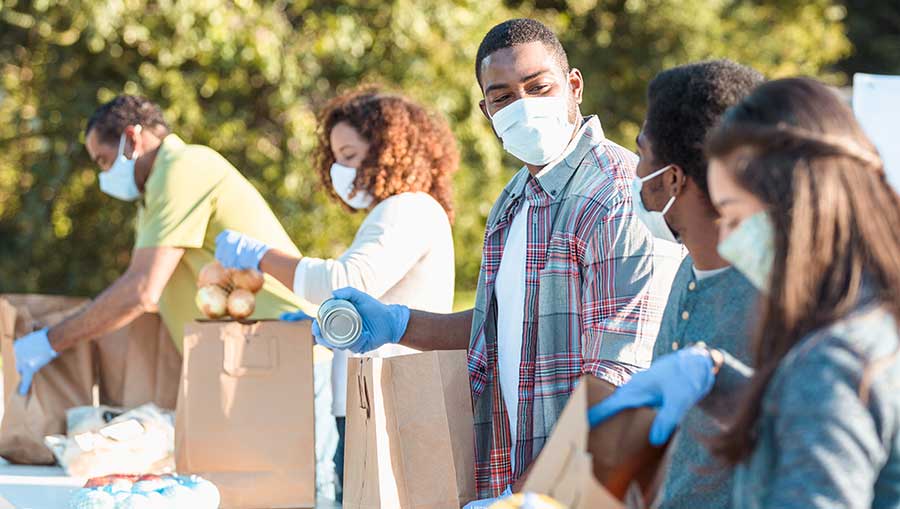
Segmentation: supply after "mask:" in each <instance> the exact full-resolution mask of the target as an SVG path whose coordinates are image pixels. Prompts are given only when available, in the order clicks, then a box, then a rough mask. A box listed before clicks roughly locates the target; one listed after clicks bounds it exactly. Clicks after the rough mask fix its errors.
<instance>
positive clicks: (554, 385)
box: [316, 19, 680, 498]
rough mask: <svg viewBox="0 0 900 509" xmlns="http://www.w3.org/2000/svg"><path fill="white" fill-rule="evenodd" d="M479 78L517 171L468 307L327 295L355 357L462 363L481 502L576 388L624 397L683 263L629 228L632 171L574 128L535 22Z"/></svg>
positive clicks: (490, 51) (577, 81)
mask: <svg viewBox="0 0 900 509" xmlns="http://www.w3.org/2000/svg"><path fill="white" fill-rule="evenodd" d="M476 76H477V79H478V82H479V84H480V85H481V87H482V91H483V92H484V100H483V101H481V104H480V106H481V109H482V111H483V112H484V114H485V116H486V117H487V118H488V119H490V120H491V122H492V125H493V127H494V131H495V132H496V133H497V135H498V136H499V137H500V138H501V139H502V141H503V146H504V149H506V150H507V151H508V152H509V153H510V154H512V155H513V156H515V157H516V158H518V159H519V160H521V161H522V162H523V163H525V166H524V167H523V168H521V169H520V170H519V171H518V172H517V173H516V175H515V176H514V177H513V179H512V180H511V181H510V183H509V184H508V185H507V186H506V188H505V189H504V190H503V192H502V193H501V195H500V197H499V198H498V200H497V202H496V203H495V204H494V208H493V210H492V211H491V214H490V216H489V217H488V221H487V228H486V232H485V240H484V251H483V258H482V264H481V273H480V276H479V280H478V293H477V297H476V301H475V308H474V309H472V310H468V311H463V312H460V313H455V314H451V315H440V314H432V313H425V312H421V311H412V312H410V310H409V309H408V308H406V307H405V306H397V305H391V306H386V305H383V304H381V303H379V302H377V301H376V300H375V299H373V298H371V297H369V296H368V295H366V294H364V293H362V292H359V291H357V290H353V289H342V290H338V291H336V292H335V296H336V297H338V298H344V299H347V300H350V301H351V302H352V303H353V304H354V305H356V307H357V309H358V310H359V312H360V314H361V315H362V317H363V336H362V338H361V340H360V342H359V343H358V344H357V345H355V346H354V347H353V348H352V349H353V350H354V351H358V352H364V351H368V350H371V349H374V348H377V347H378V346H380V345H382V344H384V343H387V342H395V343H397V342H401V341H402V343H403V344H404V345H407V346H410V347H413V348H417V349H421V350H451V349H460V348H467V349H468V352H469V374H470V378H471V384H472V396H473V401H474V405H475V433H476V465H475V470H476V481H477V488H478V495H479V497H480V498H485V497H492V496H497V495H499V494H500V493H501V492H502V491H503V490H504V489H505V488H506V487H507V486H509V485H511V484H512V483H514V482H515V481H516V480H517V479H518V478H519V477H520V476H521V475H522V473H523V472H524V471H525V470H526V469H527V467H528V466H529V464H530V463H531V461H532V460H533V459H534V458H536V457H537V455H538V453H539V452H540V450H541V448H542V447H543V445H544V443H545V441H546V440H547V438H548V436H549V435H550V433H551V431H552V429H553V426H554V424H555V423H556V420H557V418H558V417H559V414H560V413H561V412H562V409H563V407H564V406H565V404H566V401H567V400H568V397H569V395H570V394H571V393H572V391H573V390H574V387H575V384H576V382H577V381H578V379H579V378H580V377H581V376H582V375H583V374H585V373H589V374H592V375H595V376H597V377H600V378H603V379H605V380H607V381H609V382H611V383H613V384H616V385H621V384H622V383H624V382H625V381H627V380H628V378H629V377H630V376H631V374H632V373H634V372H635V371H637V370H639V369H642V368H644V367H646V366H648V365H649V363H650V359H651V356H652V351H653V344H654V340H655V337H656V333H657V332H658V330H659V322H660V319H661V315H662V310H663V308H664V306H665V300H666V299H667V297H668V291H669V286H670V284H671V281H672V277H673V276H674V271H675V269H676V267H677V264H678V262H679V261H680V260H679V259H677V254H680V251H679V250H677V249H672V248H671V247H667V246H662V245H659V244H658V243H655V242H654V240H653V238H652V236H651V235H650V233H649V231H648V230H647V229H646V227H645V226H644V225H643V224H642V223H641V222H640V220H639V219H638V218H637V217H636V216H635V215H634V213H633V211H632V197H631V192H630V185H631V180H632V178H633V177H634V169H635V165H636V163H637V157H636V156H635V155H634V154H633V153H631V152H629V151H628V150H626V149H624V148H622V147H620V146H619V145H616V144H615V143H613V142H611V141H609V140H607V139H606V138H605V137H604V135H603V129H602V128H601V126H600V121H599V120H598V119H597V117H595V116H589V117H583V116H582V115H581V113H580V111H579V106H578V105H579V104H580V103H581V98H582V92H583V90H584V82H583V78H582V76H581V72H580V71H578V70H577V69H571V68H570V67H569V64H568V59H567V57H566V54H565V51H564V50H563V48H562V45H561V44H560V43H559V40H558V39H557V38H556V36H555V35H554V34H553V32H551V31H550V30H549V29H548V28H547V27H546V26H544V25H543V24H541V23H539V22H537V21H535V20H530V19H514V20H509V21H506V22H504V23H501V24H500V25H497V26H496V27H494V28H493V29H491V31H490V32H489V33H488V34H487V35H486V36H485V38H484V40H483V41H482V43H481V46H480V47H479V50H478V56H477V58H476ZM657 250H666V253H667V256H662V255H661V254H660V253H658V252H657ZM669 255H670V256H669ZM657 260H658V262H657ZM316 332H317V330H316ZM317 337H318V335H317ZM318 339H319V340H320V342H324V343H325V344H327V342H326V341H324V340H322V339H321V338H320V337H318Z"/></svg>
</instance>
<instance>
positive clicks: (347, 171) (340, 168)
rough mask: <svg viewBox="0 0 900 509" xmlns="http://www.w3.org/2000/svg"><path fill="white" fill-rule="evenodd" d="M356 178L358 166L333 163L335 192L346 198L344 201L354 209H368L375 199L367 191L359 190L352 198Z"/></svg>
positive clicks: (332, 175)
mask: <svg viewBox="0 0 900 509" xmlns="http://www.w3.org/2000/svg"><path fill="white" fill-rule="evenodd" d="M354 180H356V168H351V167H349V166H344V165H343V164H338V163H334V164H332V165H331V185H332V186H334V192H335V193H337V195H338V196H340V197H341V199H342V200H344V203H346V204H347V205H350V206H351V207H353V208H354V209H357V210H362V209H367V208H369V206H370V205H372V202H373V201H375V199H374V198H373V197H372V195H371V194H369V193H368V192H367V191H362V190H360V191H357V192H356V194H355V195H353V198H350V193H351V192H353V181H354Z"/></svg>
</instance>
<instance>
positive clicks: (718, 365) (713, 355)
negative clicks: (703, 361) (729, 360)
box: [695, 341, 725, 376]
mask: <svg viewBox="0 0 900 509" xmlns="http://www.w3.org/2000/svg"><path fill="white" fill-rule="evenodd" d="M695 346H697V347H698V348H701V349H703V351H704V352H705V353H706V355H707V356H708V357H709V361H710V362H711V363H712V374H713V376H715V375H718V374H719V370H721V369H722V365H723V364H725V355H724V354H722V352H721V350H719V349H717V348H711V347H709V346H708V345H707V344H706V343H704V342H703V341H700V342H698V343H696V344H695Z"/></svg>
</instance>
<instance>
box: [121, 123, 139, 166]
mask: <svg viewBox="0 0 900 509" xmlns="http://www.w3.org/2000/svg"><path fill="white" fill-rule="evenodd" d="M141 129H142V127H141V124H137V125H135V126H134V132H135V133H137V134H141ZM118 157H125V133H124V132H123V133H122V136H119V155H118ZM118 157H117V158H118ZM138 157H141V155H140V154H135V153H134V152H132V153H131V159H128V160H129V161H133V160H135V159H137V158H138Z"/></svg>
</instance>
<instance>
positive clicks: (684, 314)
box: [681, 311, 691, 320]
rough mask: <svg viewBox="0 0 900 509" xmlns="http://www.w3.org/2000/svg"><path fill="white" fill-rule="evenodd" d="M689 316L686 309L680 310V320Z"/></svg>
mask: <svg viewBox="0 0 900 509" xmlns="http://www.w3.org/2000/svg"><path fill="white" fill-rule="evenodd" d="M690 317H691V314H690V313H688V312H687V311H682V312H681V319H682V320H687V319H688V318H690Z"/></svg>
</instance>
